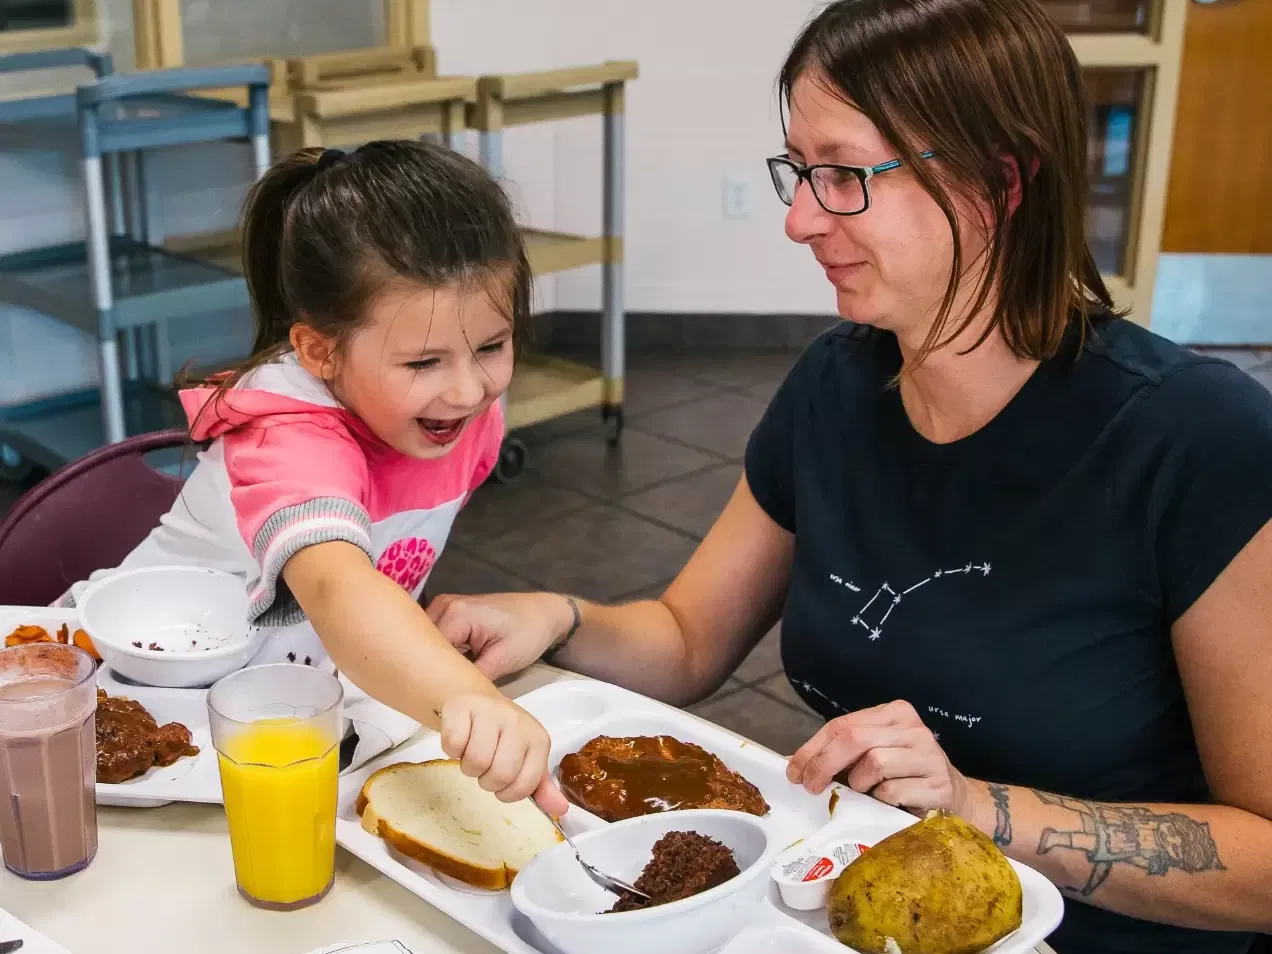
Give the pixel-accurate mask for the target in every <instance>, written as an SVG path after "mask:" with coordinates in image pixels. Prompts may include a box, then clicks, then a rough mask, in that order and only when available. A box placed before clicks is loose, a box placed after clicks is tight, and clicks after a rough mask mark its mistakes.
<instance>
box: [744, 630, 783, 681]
mask: <svg viewBox="0 0 1272 954" xmlns="http://www.w3.org/2000/svg"><path fill="white" fill-rule="evenodd" d="M781 638H782V626H781V624H780V623H779V624H778V625H777V626H774V627H773V628H772V629H770V630H769V631H768V633H767V634H766V635H765V637H764V638H763V639H762V640H760V642H759V645H757V646H756V647H755V648H754V649H753V650H751V653H750V655H749V656H747V657H746V659H744V660H742V665H740V666H738V668H737V671H736V672H734V673H733V677H734V678H735V679H739V680H741V681H742V682H744V683H746V684H747V685H748V686H750V685H754V684H756V683H758V682H762V681H763V680H765V679H768V678H769V677H770V676H772V675H773V674H774V673H780V672H781V671H782V650H781Z"/></svg>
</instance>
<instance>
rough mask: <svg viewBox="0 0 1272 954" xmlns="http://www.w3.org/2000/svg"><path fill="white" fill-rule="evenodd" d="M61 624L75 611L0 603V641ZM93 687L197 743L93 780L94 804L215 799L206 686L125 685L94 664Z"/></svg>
mask: <svg viewBox="0 0 1272 954" xmlns="http://www.w3.org/2000/svg"><path fill="white" fill-rule="evenodd" d="M63 624H65V625H67V626H69V627H70V629H71V632H74V631H75V630H76V629H78V628H79V625H80V621H79V614H78V613H77V612H76V611H75V610H73V609H69V610H67V609H51V608H47V607H32V606H0V640H3V639H4V637H6V636H8V635H9V634H10V633H11V632H13V630H15V629H17V628H18V627H19V626H43V627H44V628H45V629H46V630H48V631H49V633H51V634H54V635H56V633H57V630H58V629H59V628H60V627H61V626H62V625H63ZM90 638H91V636H90ZM0 645H3V643H0ZM97 686H98V688H99V689H105V690H106V692H107V693H109V694H110V695H112V696H124V697H125V698H128V699H133V700H136V701H137V702H140V703H141V704H142V705H143V706H145V707H146V709H147V710H148V711H149V712H150V714H151V715H152V716H154V717H155V721H156V722H158V723H159V724H160V725H164V724H165V723H168V722H180V723H181V724H182V725H184V726H186V728H188V729H189V730H190V735H191V736H192V741H193V743H194V744H195V745H196V746H198V748H199V754H198V755H196V756H194V757H192V758H191V757H186V756H183V757H182V758H179V759H177V761H175V762H173V763H172V764H171V765H169V766H166V767H155V768H152V769H150V771H148V772H146V774H145V775H142V776H140V777H138V778H134V779H130V780H129V781H127V782H123V783H121V784H119V785H98V786H97V804H99V805H120V806H125V807H129V808H153V807H157V806H159V805H167V804H168V803H169V802H176V801H180V802H208V803H213V804H219V803H220V801H221V779H220V775H219V773H218V771H217V766H216V752H214V751H213V749H212V735H211V731H210V729H209V728H208V709H207V691H206V690H199V689H158V688H155V687H153V686H138V685H134V684H132V683H127V684H125V683H123V682H121V681H120V680H119V679H117V678H116V677H115V675H114V673H113V672H112V671H111V670H110V668H109V667H107V666H101V667H99V668H98V670H97Z"/></svg>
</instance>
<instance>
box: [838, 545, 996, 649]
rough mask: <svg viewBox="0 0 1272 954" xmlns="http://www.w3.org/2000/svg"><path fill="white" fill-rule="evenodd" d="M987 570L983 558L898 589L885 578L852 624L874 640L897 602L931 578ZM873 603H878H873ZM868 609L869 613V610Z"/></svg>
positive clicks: (855, 588)
mask: <svg viewBox="0 0 1272 954" xmlns="http://www.w3.org/2000/svg"><path fill="white" fill-rule="evenodd" d="M990 569H991V567H990V564H989V561H986V562H984V563H968V564H967V565H966V566H960V567H957V568H956V569H953V570H937V571H936V572H935V573H933V574H932V575H931V576H929V577H927V578H926V579H922V580H919V582H917V583H915V584H914V585H913V586H911V587H907V588H906V589H904V590H900V591H897V590H896V589H893V587H892V585H891V584H890V583H888V582H886V581H885V582H884V583H882V584H881V585H880V586H879V588H878V589H877V590H875V592H874V595H873V596H872V597H870V599H868V600H866V605H865V606H863V607H861V609H859V610H857V612H856V613H854V614H853V617H852V620H851V622H852V625H854V626H860V627H861V628H862V629H864V630H865V631H866V633H867V634H868V635H869V637H870V639H871V640H876V639H878V638H879V637H880V636H882V635H883V625H884V624H885V623H886V622H887V621H888V617H889V616H891V615H892V612H893V610H895V609H896V608H897V607H898V606H900V605H901V601H902V600H903V599H905V598H906V597H907V596H909V595H910V594H911V593H913V592H914V591H915V590H917V589H919V588H920V587H923V586H926V585H927V584H929V583H931V582H933V581H935V580H943V579H949V578H950V577H954V576H962V577H968V576H971V575H972V574H973V573H979V574H980V575H981V576H982V577H985V576H989V571H990ZM830 578H831V580H832V581H834V582H835V583H838V584H840V585H841V586H844V587H846V588H847V589H849V590H851V591H852V592H854V593H860V592H861V587H859V586H856V585H855V584H853V583H849V582H848V581H847V580H845V579H844V578H843V577H841V576H838V575H836V574H834V573H832V574H831V575H830ZM876 603H878V604H879V605H878V606H875V604H876ZM872 608H873V612H871V610H872Z"/></svg>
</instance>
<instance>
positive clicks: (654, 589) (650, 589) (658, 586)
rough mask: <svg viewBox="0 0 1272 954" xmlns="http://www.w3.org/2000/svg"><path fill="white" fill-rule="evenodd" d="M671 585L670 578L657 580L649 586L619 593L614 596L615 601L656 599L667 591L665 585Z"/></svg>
mask: <svg viewBox="0 0 1272 954" xmlns="http://www.w3.org/2000/svg"><path fill="white" fill-rule="evenodd" d="M670 585H671V580H659V581H658V582H657V583H653V584H650V585H649V586H642V587H641V588H640V589H638V590H633V591H632V592H630V593H620V594H619V595H618V596H616V597H614V602H616V603H639V602H640V601H642V600H656V599H658V598H659V597H661V596H662V595H663V594H664V593H665V592H667V587H668V586H670Z"/></svg>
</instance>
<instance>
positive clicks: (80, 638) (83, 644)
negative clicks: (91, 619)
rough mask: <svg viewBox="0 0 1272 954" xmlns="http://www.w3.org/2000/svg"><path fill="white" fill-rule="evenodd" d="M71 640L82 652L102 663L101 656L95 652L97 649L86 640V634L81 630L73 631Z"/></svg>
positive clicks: (91, 642) (89, 640)
mask: <svg viewBox="0 0 1272 954" xmlns="http://www.w3.org/2000/svg"><path fill="white" fill-rule="evenodd" d="M71 639H72V641H73V642H74V643H75V645H76V646H78V647H79V648H80V649H82V650H84V652H86V653H88V654H89V655H90V656H92V657H93V658H94V659H96V660H97V661H98V662H101V661H102V657H101V654H100V653H98V652H97V647H96V646H94V645H93V641H92V640H91V639H89V638H88V633H86V632H84V631H83V630H82V629H77V630H76V631H75V635H74V636H73V637H71Z"/></svg>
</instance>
